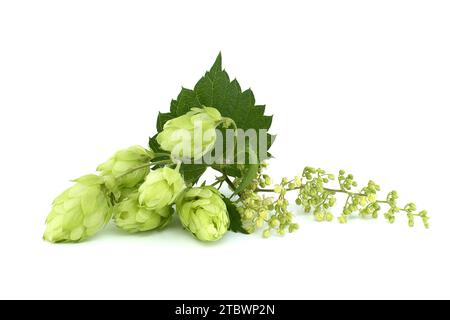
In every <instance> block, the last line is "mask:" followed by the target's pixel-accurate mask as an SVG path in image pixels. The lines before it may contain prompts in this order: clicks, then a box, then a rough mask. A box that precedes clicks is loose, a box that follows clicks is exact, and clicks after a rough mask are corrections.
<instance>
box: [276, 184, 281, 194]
mask: <svg viewBox="0 0 450 320" xmlns="http://www.w3.org/2000/svg"><path fill="white" fill-rule="evenodd" d="M274 191H275V193H281V192H282V191H283V187H282V186H280V185H279V184H277V185H275V188H274Z"/></svg>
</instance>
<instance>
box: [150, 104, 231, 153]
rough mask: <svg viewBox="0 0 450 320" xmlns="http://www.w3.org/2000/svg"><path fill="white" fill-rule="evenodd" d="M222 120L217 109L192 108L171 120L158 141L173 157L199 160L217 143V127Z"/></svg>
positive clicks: (159, 135) (157, 138) (158, 137)
mask: <svg viewBox="0 0 450 320" xmlns="http://www.w3.org/2000/svg"><path fill="white" fill-rule="evenodd" d="M221 120H222V116H221V114H220V112H219V111H218V110H217V109H215V108H210V107H204V108H192V109H191V111H189V112H188V113H186V114H184V115H182V116H180V117H178V118H175V119H172V120H169V121H167V122H166V124H165V125H164V129H163V131H162V132H160V133H159V134H158V136H157V137H156V140H157V141H158V143H159V144H160V146H161V148H162V149H164V150H166V151H170V152H171V153H172V156H173V157H176V158H189V159H194V160H195V159H199V158H201V157H202V156H203V155H205V154H206V153H207V152H209V151H210V150H211V149H212V148H213V147H214V144H215V142H216V138H217V136H216V130H215V129H216V127H217V125H218V124H219V123H220V121H221Z"/></svg>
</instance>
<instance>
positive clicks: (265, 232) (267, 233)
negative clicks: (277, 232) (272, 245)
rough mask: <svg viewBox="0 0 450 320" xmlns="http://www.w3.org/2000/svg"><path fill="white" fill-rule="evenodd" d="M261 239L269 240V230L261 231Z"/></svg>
mask: <svg viewBox="0 0 450 320" xmlns="http://www.w3.org/2000/svg"><path fill="white" fill-rule="evenodd" d="M263 237H264V238H269V237H270V229H266V230H264V231H263Z"/></svg>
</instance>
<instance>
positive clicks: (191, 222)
mask: <svg viewBox="0 0 450 320" xmlns="http://www.w3.org/2000/svg"><path fill="white" fill-rule="evenodd" d="M176 206H177V212H178V215H179V216H180V220H181V223H182V224H183V226H184V227H185V228H186V229H188V230H189V231H190V232H192V234H193V235H194V236H195V237H197V238H198V239H199V240H202V241H216V240H219V239H220V238H222V237H223V235H224V234H225V233H226V232H227V231H228V227H229V226H230V219H229V217H228V212H227V208H226V205H225V203H224V202H223V200H222V197H221V196H220V194H219V192H218V191H217V190H216V189H214V188H211V187H200V188H192V189H190V190H188V191H186V192H185V193H183V195H182V196H181V197H180V198H179V199H178V200H177V204H176Z"/></svg>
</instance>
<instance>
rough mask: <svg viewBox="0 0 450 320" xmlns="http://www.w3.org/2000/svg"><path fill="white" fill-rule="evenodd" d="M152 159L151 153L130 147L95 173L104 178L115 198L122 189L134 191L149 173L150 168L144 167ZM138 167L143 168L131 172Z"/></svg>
mask: <svg viewBox="0 0 450 320" xmlns="http://www.w3.org/2000/svg"><path fill="white" fill-rule="evenodd" d="M153 157H154V153H153V151H151V150H147V149H145V148H143V147H141V146H132V147H130V148H128V149H124V150H120V151H118V152H116V154H115V155H114V156H112V157H111V158H110V159H109V160H108V161H106V162H105V163H103V164H101V165H99V166H98V168H97V171H98V172H100V174H101V175H102V176H104V177H105V183H106V186H107V187H108V189H110V190H111V191H112V192H113V193H114V194H115V195H116V196H120V195H121V191H123V190H124V189H134V188H135V187H136V186H138V185H140V184H141V183H142V182H143V181H144V179H145V177H146V176H147V174H148V173H149V171H150V167H149V166H148V167H145V165H146V164H148V163H149V162H150V160H151V159H153ZM143 166H144V167H143ZM139 167H143V168H141V169H139V170H135V171H133V169H134V168H139ZM130 171H132V172H130ZM127 172H129V173H128V174H127Z"/></svg>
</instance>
